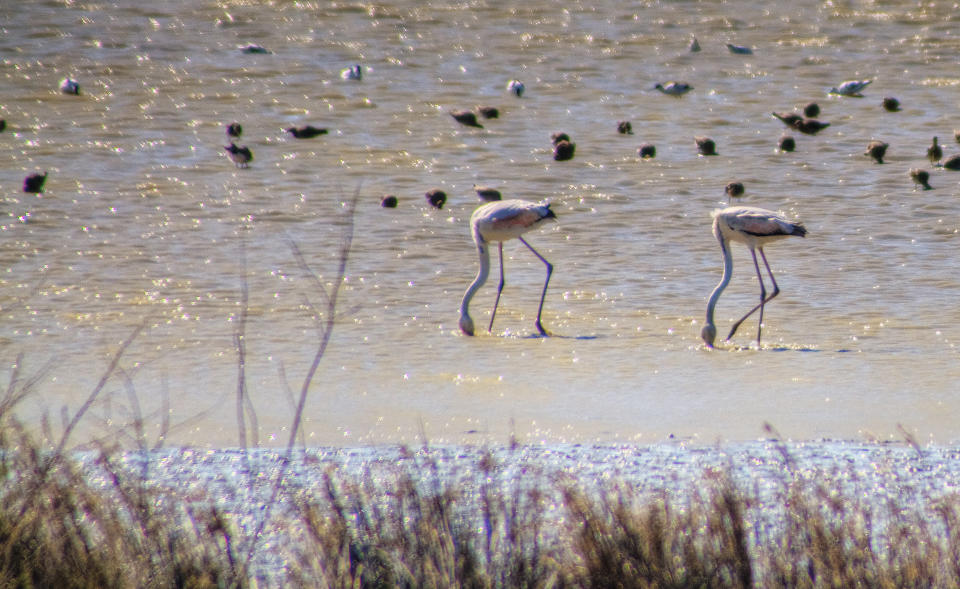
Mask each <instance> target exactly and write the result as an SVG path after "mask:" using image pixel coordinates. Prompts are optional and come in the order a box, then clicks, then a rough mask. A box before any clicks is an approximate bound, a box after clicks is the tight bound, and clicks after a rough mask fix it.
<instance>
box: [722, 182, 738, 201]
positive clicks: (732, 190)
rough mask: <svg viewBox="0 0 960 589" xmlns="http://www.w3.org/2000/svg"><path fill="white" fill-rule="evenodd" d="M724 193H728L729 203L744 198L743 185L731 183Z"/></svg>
mask: <svg viewBox="0 0 960 589" xmlns="http://www.w3.org/2000/svg"><path fill="white" fill-rule="evenodd" d="M723 191H724V192H726V193H727V197H728V198H727V202H728V203H729V202H732V199H734V198H739V197H741V196H743V183H742V182H730V183H729V184H727V186H726V187H725V188H724V189H723Z"/></svg>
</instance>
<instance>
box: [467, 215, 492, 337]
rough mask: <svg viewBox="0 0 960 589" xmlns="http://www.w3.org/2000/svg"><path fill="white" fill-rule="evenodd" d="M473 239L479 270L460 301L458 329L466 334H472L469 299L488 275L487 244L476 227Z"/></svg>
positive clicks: (488, 258) (488, 253) (488, 256)
mask: <svg viewBox="0 0 960 589" xmlns="http://www.w3.org/2000/svg"><path fill="white" fill-rule="evenodd" d="M473 240H474V241H475V242H476V244H477V252H478V253H479V255H480V271H479V272H477V277H476V278H474V279H473V282H472V283H470V286H468V287H467V292H465V293H464V294H463V301H461V302H460V331H462V332H463V333H465V334H467V335H473V319H471V318H470V312H469V307H470V300H471V299H472V298H473V295H475V294H476V292H477V291H478V290H480V287H481V286H483V283H484V282H486V281H487V276H489V275H490V247H489V244H487V241H486V240H485V239H484V238H483V237H482V236H481V235H480V234H479V232H478V231H477V229H476V228H474V233H473Z"/></svg>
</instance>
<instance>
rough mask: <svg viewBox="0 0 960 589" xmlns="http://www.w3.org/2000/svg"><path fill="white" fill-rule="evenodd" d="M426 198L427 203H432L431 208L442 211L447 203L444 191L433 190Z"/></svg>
mask: <svg viewBox="0 0 960 589" xmlns="http://www.w3.org/2000/svg"><path fill="white" fill-rule="evenodd" d="M424 196H425V197H426V199H427V202H428V203H430V206H432V207H433V208H435V209H442V208H443V205H444V203H446V202H447V193H446V192H444V191H442V190H431V191H430V192H428V193H426V194H425V195H424Z"/></svg>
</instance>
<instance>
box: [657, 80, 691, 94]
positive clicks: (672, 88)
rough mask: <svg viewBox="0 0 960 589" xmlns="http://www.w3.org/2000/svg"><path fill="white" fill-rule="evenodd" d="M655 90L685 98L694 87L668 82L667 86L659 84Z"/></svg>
mask: <svg viewBox="0 0 960 589" xmlns="http://www.w3.org/2000/svg"><path fill="white" fill-rule="evenodd" d="M654 88H656V89H657V90H659V91H661V92H663V93H664V94H669V95H670V96H683V95H684V94H686V93H687V92H689V91H691V90H693V86H691V85H690V84H687V83H685V82H667V83H666V84H657V85H655V86H654Z"/></svg>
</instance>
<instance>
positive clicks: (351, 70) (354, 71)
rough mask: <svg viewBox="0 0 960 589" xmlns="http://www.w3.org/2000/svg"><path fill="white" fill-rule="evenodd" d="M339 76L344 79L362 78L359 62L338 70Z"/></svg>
mask: <svg viewBox="0 0 960 589" xmlns="http://www.w3.org/2000/svg"><path fill="white" fill-rule="evenodd" d="M340 77H341V78H343V79H344V80H358V81H359V80H362V79H363V68H362V67H360V64H357V65H352V66H350V67H348V68H344V69H342V70H340Z"/></svg>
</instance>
